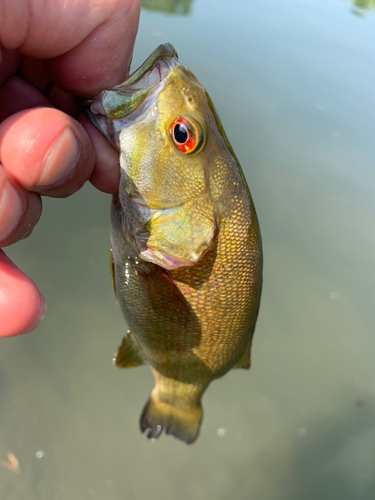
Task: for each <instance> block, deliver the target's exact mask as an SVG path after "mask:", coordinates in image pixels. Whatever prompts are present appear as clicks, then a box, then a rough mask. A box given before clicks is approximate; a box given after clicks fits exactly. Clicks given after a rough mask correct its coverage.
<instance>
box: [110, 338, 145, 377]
mask: <svg viewBox="0 0 375 500" xmlns="http://www.w3.org/2000/svg"><path fill="white" fill-rule="evenodd" d="M114 360H115V365H116V366H119V367H120V368H135V367H136V366H140V365H143V364H144V363H145V361H146V358H145V356H144V355H143V354H142V352H141V351H140V349H139V347H138V346H137V345H136V343H135V341H134V338H133V336H132V334H131V333H130V331H128V332H127V334H126V335H125V337H124V338H123V339H122V342H121V345H120V347H119V348H118V351H117V353H116V355H115V358H114Z"/></svg>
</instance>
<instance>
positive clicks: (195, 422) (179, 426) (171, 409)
mask: <svg viewBox="0 0 375 500" xmlns="http://www.w3.org/2000/svg"><path fill="white" fill-rule="evenodd" d="M201 420H202V406H201V404H200V402H198V403H197V404H196V405H194V406H191V407H189V408H187V409H184V410H182V409H181V408H177V407H176V406H172V405H171V404H169V403H164V402H163V401H159V400H157V399H155V397H153V396H152V395H151V396H150V398H149V400H148V401H147V403H146V406H145V407H144V409H143V413H142V416H141V421H140V426H141V431H142V432H146V436H147V437H148V438H149V439H151V438H153V439H156V438H158V437H159V436H160V434H161V433H162V431H163V430H165V433H166V434H172V436H175V437H176V438H178V439H181V441H184V442H185V443H187V444H191V443H193V442H194V441H195V440H196V439H197V437H198V434H199V428H200V424H201Z"/></svg>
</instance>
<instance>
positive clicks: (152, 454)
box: [0, 0, 375, 500]
mask: <svg viewBox="0 0 375 500" xmlns="http://www.w3.org/2000/svg"><path fill="white" fill-rule="evenodd" d="M143 6H144V9H143V11H142V17H141V25H140V30H139V35H138V40H137V43H136V49H135V55H134V62H133V68H136V67H138V65H139V64H140V63H141V62H143V60H144V59H145V58H146V57H147V56H148V55H149V54H150V53H151V52H152V51H153V50H154V48H155V47H156V46H157V45H158V44H159V43H163V42H167V41H169V42H171V43H173V44H174V45H175V47H176V48H177V51H178V53H179V56H180V60H181V61H182V62H183V63H184V64H186V65H188V66H189V67H190V69H191V70H192V71H193V72H194V73H195V74H196V76H197V77H198V78H199V79H200V80H201V81H202V83H203V84H204V85H205V86H206V88H207V89H208V91H209V93H210V94H211V97H212V99H213V101H214V103H215V106H216V108H217V110H218V112H219V114H220V117H221V119H222V122H223V124H224V127H225V129H226V132H227V134H228V136H229V139H230V141H231V143H232V145H233V147H234V150H235V151H236V153H237V155H238V157H239V159H240V162H241V164H242V167H243V169H244V172H245V175H246V178H247V180H248V183H249V186H250V190H251V192H252V195H253V198H254V201H255V205H256V208H257V212H258V216H259V220H260V224H261V229H262V235H263V242H264V259H265V275H264V292H263V297H262V304H261V310H260V316H259V321H258V325H257V329H256V334H255V338H254V344H253V352H252V368H251V370H250V372H245V371H243V370H235V371H233V372H230V373H229V374H228V375H227V376H225V377H224V378H223V379H220V380H219V381H216V382H214V383H212V384H211V386H210V388H209V390H208V391H207V393H206V394H205V396H204V400H203V402H204V409H205V416H204V426H203V429H202V432H201V436H200V438H199V440H198V441H197V442H196V444H194V445H192V446H190V447H189V446H186V445H184V444H182V443H181V442H179V441H177V440H175V439H173V438H171V437H167V436H163V437H162V438H161V439H159V440H158V441H157V442H155V443H150V441H148V440H147V439H145V437H144V436H142V435H141V434H140V433H139V431H138V418H139V414H140V411H141V409H142V407H143V405H144V403H145V401H146V399H147V397H148V394H149V392H150V390H151V388H152V386H153V379H152V375H151V372H150V370H149V368H148V367H147V366H145V367H141V368H137V369H134V370H131V371H123V370H120V369H116V368H114V367H112V365H111V358H112V355H113V353H114V352H115V350H116V348H117V346H118V344H119V342H120V340H121V338H122V336H123V334H124V332H125V330H126V325H125V323H124V321H123V319H122V316H121V312H120V310H119V308H118V307H117V305H116V303H115V301H114V297H113V292H112V285H111V280H110V277H109V273H108V258H109V213H108V212H109V204H110V198H109V197H108V196H106V195H103V194H101V193H99V192H97V191H95V190H94V189H93V188H92V187H91V186H90V185H87V186H86V187H85V188H84V189H83V191H82V192H80V193H79V194H77V195H75V196H73V197H72V198H70V199H68V200H52V199H47V200H45V202H44V207H45V210H44V213H43V217H42V219H41V222H40V224H39V225H38V226H37V228H36V229H35V231H34V233H33V235H32V237H31V238H29V239H28V240H27V241H24V242H21V243H20V244H18V245H16V246H15V247H13V248H11V249H9V250H8V253H9V255H10V256H11V257H12V258H13V259H14V260H15V262H16V263H18V264H19V265H20V266H21V267H22V268H23V269H24V270H25V271H27V272H28V273H29V274H30V275H31V276H32V278H33V279H34V280H35V281H36V282H37V284H38V285H39V287H40V289H41V291H42V292H43V293H44V295H45V296H46V298H47V302H48V313H47V316H46V318H45V320H44V322H43V324H42V325H41V326H40V327H39V328H38V330H36V331H35V332H33V333H31V334H28V335H26V336H23V337H19V338H13V339H5V340H2V341H1V349H0V460H3V461H5V460H7V453H8V452H11V453H13V454H14V456H16V457H17V459H18V460H19V464H20V469H21V474H16V473H14V472H12V471H10V470H8V469H6V468H4V467H0V498H1V500H21V499H26V498H27V499H28V500H44V499H46V500H83V499H97V500H123V499H127V500H133V499H134V500H136V499H140V500H145V499H153V500H176V499H179V500H191V499H193V498H194V499H197V500H211V499H215V500H227V499H228V500H229V499H235V500H245V499H250V498H251V499H254V500H301V499H303V500H316V499H318V498H319V500H354V499H355V500H373V499H374V498H375V475H374V470H375V384H374V380H375V364H374V352H375V335H374V324H375V307H374V298H375V294H374V283H375V273H374V255H375V231H374V220H375V139H374V137H375V134H374V132H375V126H374V117H375V93H374V82H375V8H374V7H375V2H374V1H370V0H355V1H353V2H350V1H343V0H326V1H320V0H283V1H280V0H251V1H249V0H237V1H235V2H234V1H232V2H227V1H225V0H176V1H173V0H144V1H143Z"/></svg>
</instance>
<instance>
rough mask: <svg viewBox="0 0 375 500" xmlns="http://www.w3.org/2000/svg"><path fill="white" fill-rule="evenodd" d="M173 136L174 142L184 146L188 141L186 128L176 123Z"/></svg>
mask: <svg viewBox="0 0 375 500" xmlns="http://www.w3.org/2000/svg"><path fill="white" fill-rule="evenodd" d="M173 134H174V138H175V140H176V142H178V143H179V144H184V143H185V142H186V141H187V140H188V132H187V130H186V128H185V127H184V126H183V125H181V123H177V125H175V127H174V131H173Z"/></svg>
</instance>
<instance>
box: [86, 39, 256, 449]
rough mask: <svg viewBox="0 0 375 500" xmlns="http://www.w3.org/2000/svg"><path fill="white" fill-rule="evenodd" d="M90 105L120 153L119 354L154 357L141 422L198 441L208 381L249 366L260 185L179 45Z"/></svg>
mask: <svg viewBox="0 0 375 500" xmlns="http://www.w3.org/2000/svg"><path fill="white" fill-rule="evenodd" d="M87 106H88V108H87V114H88V116H89V117H90V119H91V120H92V122H93V123H94V124H95V125H96V127H97V128H98V129H99V130H100V131H101V132H102V133H103V134H104V135H105V136H106V138H107V139H108V141H109V142H110V143H111V144H112V146H113V147H114V148H116V149H117V150H118V151H119V155H120V165H121V181H120V185H119V192H118V194H117V195H114V196H113V200H112V207H111V244H112V252H111V266H112V277H113V282H114V289H115V294H116V297H117V300H118V302H119V304H120V307H121V310H122V312H123V315H124V317H125V319H126V321H127V323H128V325H129V328H130V329H129V330H128V331H127V334H126V336H125V337H124V339H123V341H122V343H121V345H120V347H119V350H118V352H117V355H116V358H115V362H116V365H117V366H120V367H124V368H131V367H135V366H138V365H141V364H143V363H145V362H148V363H149V364H150V366H151V370H152V372H153V374H154V377H155V382H156V384H155V387H154V389H153V390H152V392H151V395H150V398H149V400H148V402H147V403H146V406H145V408H144V410H143V413H142V415H141V419H140V426H141V430H142V432H146V435H147V436H148V437H149V438H157V437H159V435H160V434H161V433H162V431H163V430H164V431H165V432H166V433H167V434H172V435H174V436H175V437H177V438H179V439H181V440H182V441H185V442H186V443H192V442H193V441H195V439H196V438H197V436H198V434H199V428H200V424H201V420H202V406H201V398H202V395H203V393H204V391H205V389H206V388H207V386H208V385H209V383H210V382H211V381H212V380H213V379H215V378H218V377H221V376H222V375H224V374H225V373H226V372H227V371H228V370H230V369H231V368H233V367H239V368H249V367H250V348H251V340H252V336H253V332H254V328H255V322H256V319H257V315H258V309H259V303H260V295H261V288H262V245H261V237H260V231H259V225H258V220H257V216H256V213H255V209H254V205H253V202H252V199H251V196H250V192H249V189H248V187H247V184H246V180H245V178H244V175H243V173H242V170H241V167H240V165H239V163H238V160H237V158H236V156H235V155H234V153H233V150H232V148H231V146H230V144H229V141H228V139H227V137H226V135H225V133H224V130H223V128H222V126H221V124H220V121H219V118H218V116H217V114H216V112H215V109H214V107H213V104H212V102H211V99H210V97H209V96H208V94H207V92H206V90H205V88H204V87H203V86H202V84H201V83H200V82H199V81H198V80H197V79H196V78H195V76H194V75H193V74H192V73H191V71H190V70H189V69H188V68H186V67H184V66H182V65H181V64H180V62H179V60H178V57H177V53H176V51H175V49H174V48H173V47H172V46H171V45H170V44H165V45H160V46H159V47H158V48H157V49H156V50H155V51H154V52H153V53H152V54H151V55H150V56H149V58H148V59H147V60H146V61H145V62H144V63H143V65H142V66H141V67H140V68H139V69H138V70H136V71H135V72H134V73H133V74H132V75H130V76H129V77H128V78H127V79H126V80H125V82H123V83H122V84H120V85H118V86H116V87H113V88H111V89H108V90H104V91H103V92H101V94H100V95H99V96H97V97H96V98H94V99H92V100H90V101H88V102H87Z"/></svg>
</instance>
